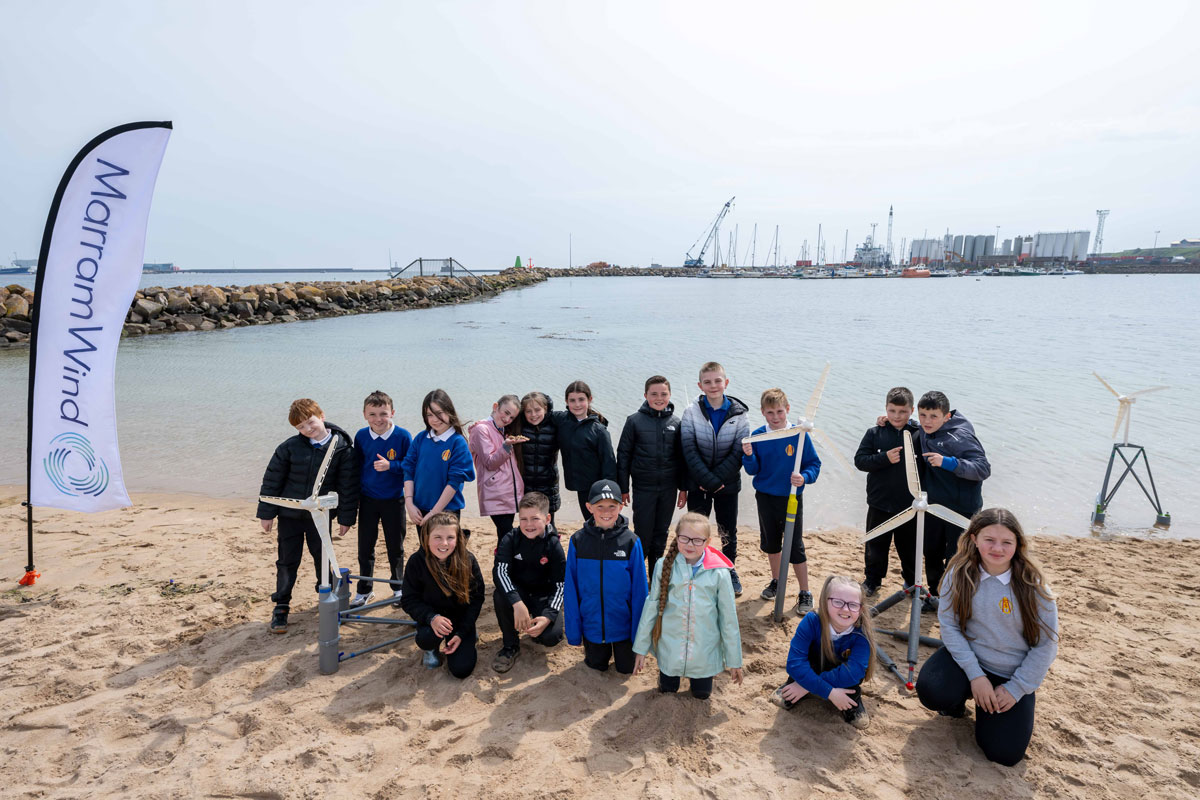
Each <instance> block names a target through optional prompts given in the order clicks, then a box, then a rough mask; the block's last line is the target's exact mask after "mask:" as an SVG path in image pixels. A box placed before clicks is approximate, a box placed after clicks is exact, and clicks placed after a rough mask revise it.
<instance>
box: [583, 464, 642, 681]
mask: <svg viewBox="0 0 1200 800" xmlns="http://www.w3.org/2000/svg"><path fill="white" fill-rule="evenodd" d="M621 508H622V504H621V488H620V487H619V486H618V485H617V483H616V481H610V480H599V481H596V482H595V483H593V484H592V488H591V490H590V491H589V493H588V502H587V509H588V511H589V512H590V513H591V515H592V518H591V519H590V520H588V521H587V522H585V523H584V526H583V527H582V528H580V529H579V530H578V531H577V532H576V533H575V535H574V536H572V537H571V541H570V544H569V545H568V547H567V575H566V584H565V586H564V587H563V616H564V621H565V623H566V633H567V642H568V643H569V644H572V645H575V646H576V647H578V646H579V645H580V644H582V645H583V662H584V663H585V664H587V665H588V666H589V667H591V668H592V669H594V670H599V671H601V672H604V671H605V670H607V669H608V662H609V660H610V659H612V660H613V661H615V662H616V665H617V672H620V673H621V674H623V675H628V674H630V673H631V672H633V663H634V654H633V635H634V633H635V631H636V629H637V623H638V620H639V619H641V617H642V606H643V605H644V604H645V602H646V594H647V587H646V569H645V567H644V566H643V560H644V559H643V556H642V543H641V542H640V541H639V540H638V537H637V536H636V535H635V534H634V533H633V531H631V530H629V524H628V522H627V521H626V520H625V517H623V516H621Z"/></svg>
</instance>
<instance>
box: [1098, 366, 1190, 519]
mask: <svg viewBox="0 0 1200 800" xmlns="http://www.w3.org/2000/svg"><path fill="white" fill-rule="evenodd" d="M1092 374H1093V375H1095V376H1096V380H1098V381H1100V382H1101V383H1102V384H1104V388H1105V389H1108V390H1109V391H1110V392H1112V393H1113V396H1115V397H1116V398H1117V402H1118V403H1119V404H1120V406H1119V408H1118V409H1117V424H1116V425H1114V426H1113V432H1112V435H1113V438H1114V439H1115V438H1116V437H1117V433H1119V432H1120V430H1121V423H1122V422H1124V423H1125V435H1124V437H1123V438H1122V441H1120V442H1114V443H1113V446H1112V452H1111V453H1109V456H1108V469H1106V470H1105V471H1104V483H1103V484H1102V485H1101V487H1100V494H1099V495H1097V496H1096V508H1095V510H1094V511H1093V512H1092V524H1093V525H1103V524H1104V515H1105V510H1106V509H1107V508H1108V504H1109V502H1110V501H1111V500H1112V498H1113V495H1115V494H1116V493H1117V489H1120V488H1121V484H1122V483H1124V482H1125V478H1127V477H1128V476H1130V475H1132V476H1133V479H1134V480H1135V481H1137V484H1138V486H1140V487H1141V489H1142V494H1144V495H1146V499H1147V500H1149V501H1150V505H1152V506H1154V510H1155V511H1156V512H1157V513H1158V517H1157V519H1156V520H1155V522H1154V525H1155V526H1156V527H1159V528H1168V527H1170V525H1171V515H1170V514H1168V513H1167V512H1165V511H1163V507H1162V503H1160V502H1159V500H1158V489H1156V488H1155V487H1154V475H1153V474H1152V473H1151V472H1150V457H1149V456H1147V455H1146V448H1144V447H1142V446H1141V445H1138V444H1130V443H1129V421H1130V419H1131V418H1132V417H1133V404H1134V403H1136V402H1137V399H1138V398H1139V397H1141V396H1142V395H1144V394H1150V393H1151V392H1159V391H1162V390H1163V389H1169V388H1171V387H1169V386H1152V387H1151V388H1149V389H1141V390H1139V391H1136V392H1130V393H1129V394H1121V393H1120V392H1118V391H1117V390H1116V389H1114V388H1113V387H1112V386H1110V385H1109V384H1108V381H1106V380H1104V378H1101V377H1100V376H1099V375H1097V374H1096V373H1095V372H1093V373H1092ZM1126 448H1128V449H1129V450H1132V451H1133V458H1132V459H1130V458H1126V456H1125V449H1126ZM1117 456H1120V457H1121V461H1123V462H1124V463H1125V470H1124V471H1123V472H1122V473H1121V477H1120V478H1118V479H1117V483H1116V485H1115V486H1113V488H1112V491H1111V492H1110V491H1109V490H1108V480H1109V478H1110V477H1112V468H1113V463H1114V462H1115V461H1116V459H1117ZM1139 458H1140V459H1142V461H1143V462H1144V463H1145V465H1146V483H1149V484H1150V488H1148V489H1147V488H1146V483H1142V479H1141V478H1140V477H1138V474H1137V473H1136V472H1134V470H1133V468H1134V466H1135V465H1136V464H1137V461H1138V459H1139Z"/></svg>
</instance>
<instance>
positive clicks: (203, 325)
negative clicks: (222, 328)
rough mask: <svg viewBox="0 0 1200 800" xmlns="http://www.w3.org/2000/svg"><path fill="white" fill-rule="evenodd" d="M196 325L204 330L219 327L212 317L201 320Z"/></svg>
mask: <svg viewBox="0 0 1200 800" xmlns="http://www.w3.org/2000/svg"><path fill="white" fill-rule="evenodd" d="M196 327H197V328H198V329H199V330H202V331H214V330H216V329H217V323H215V322H213V321H212V320H211V319H206V320H203V321H201V323H200V324H199V325H197V326H196Z"/></svg>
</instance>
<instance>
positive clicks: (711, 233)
mask: <svg viewBox="0 0 1200 800" xmlns="http://www.w3.org/2000/svg"><path fill="white" fill-rule="evenodd" d="M735 199H737V196H736V195H735V196H734V197H731V198H729V202H727V203H726V204H725V205H724V206H723V207H722V208H721V211H720V213H718V214H717V218H716V219H715V220H713V224H712V225H710V226H709V227H708V230H707V232H706V233H705V234H704V235H703V236H701V237H700V238H699V239H697V240H696V243H695V244H693V245H692V246H691V247H689V248H688V251H687V258H685V259H684V260H683V265H684V266H685V267H703V266H704V254H705V253H707V252H708V247H709V245H711V244H712V243H713V241H714V240H715V239H717V237H719V236H720V235H721V220H723V219H725V215H726V214H728V213H729V209H731V208H733V201H734V200H735ZM701 241H703V242H704V244H703V246H702V247H701V248H700V255H698V256H696V257H695V258H692V250H695V249H696V245H697V244H700V242H701ZM718 244H719V243H718Z"/></svg>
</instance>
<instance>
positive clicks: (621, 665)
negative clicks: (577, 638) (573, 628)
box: [583, 639, 634, 675]
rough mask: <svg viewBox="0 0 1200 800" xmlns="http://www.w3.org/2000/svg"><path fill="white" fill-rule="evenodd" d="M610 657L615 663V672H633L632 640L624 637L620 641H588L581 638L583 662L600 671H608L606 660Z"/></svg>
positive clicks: (624, 673) (626, 673)
mask: <svg viewBox="0 0 1200 800" xmlns="http://www.w3.org/2000/svg"><path fill="white" fill-rule="evenodd" d="M609 658H611V659H612V660H613V661H614V662H615V663H616V665H617V672H619V673H621V674H622V675H629V674H631V673H632V672H633V661H634V654H633V640H632V639H625V640H623V641H620V642H603V643H597V642H589V641H588V640H587V639H584V640H583V663H584V664H587V665H588V666H589V667H591V668H592V669H595V670H599V671H601V672H607V671H608V660H609Z"/></svg>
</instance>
